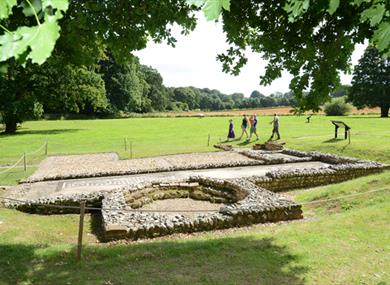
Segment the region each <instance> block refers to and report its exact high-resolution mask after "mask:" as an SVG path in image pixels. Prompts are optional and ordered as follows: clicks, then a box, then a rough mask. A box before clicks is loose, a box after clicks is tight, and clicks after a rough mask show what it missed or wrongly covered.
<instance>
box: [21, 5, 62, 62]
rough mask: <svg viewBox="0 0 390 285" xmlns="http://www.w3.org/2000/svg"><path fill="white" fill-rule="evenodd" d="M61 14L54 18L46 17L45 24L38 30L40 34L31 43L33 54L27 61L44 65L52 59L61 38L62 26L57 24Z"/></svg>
mask: <svg viewBox="0 0 390 285" xmlns="http://www.w3.org/2000/svg"><path fill="white" fill-rule="evenodd" d="M59 13H60V12H57V13H56V15H54V16H46V17H45V22H44V23H43V24H41V25H40V27H39V28H38V33H37V34H36V36H35V37H34V38H33V40H32V41H31V42H30V43H29V45H30V48H31V52H30V54H29V55H28V56H27V59H31V61H32V62H33V63H38V64H42V63H44V62H45V60H46V59H47V58H48V57H50V55H51V53H52V51H53V49H54V46H55V44H56V41H57V39H58V38H59V37H60V26H59V25H58V23H57V20H58V19H59V16H57V15H59Z"/></svg>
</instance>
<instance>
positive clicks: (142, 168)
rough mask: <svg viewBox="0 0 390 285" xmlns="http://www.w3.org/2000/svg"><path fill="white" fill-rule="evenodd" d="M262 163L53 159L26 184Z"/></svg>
mask: <svg viewBox="0 0 390 285" xmlns="http://www.w3.org/2000/svg"><path fill="white" fill-rule="evenodd" d="M258 164H262V162H261V161H259V160H256V159H252V158H248V157H246V156H244V155H241V154H239V153H237V152H209V153H191V154H176V155H166V156H158V157H149V158H137V159H131V160H118V159H117V156H116V154H86V155H70V156H53V157H48V158H47V159H45V160H44V161H43V162H42V163H41V165H40V167H39V169H38V170H37V171H36V172H35V173H34V174H33V175H31V176H30V177H29V178H27V179H26V181H25V182H30V183H31V182H38V181H47V180H59V179H70V178H81V177H101V176H115V175H126V174H139V173H152V172H162V171H174V170H186V169H205V168H217V167H230V166H247V165H258Z"/></svg>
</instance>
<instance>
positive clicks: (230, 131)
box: [227, 119, 236, 141]
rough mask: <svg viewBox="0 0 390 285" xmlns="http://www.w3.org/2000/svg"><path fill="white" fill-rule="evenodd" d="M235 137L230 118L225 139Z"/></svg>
mask: <svg viewBox="0 0 390 285" xmlns="http://www.w3.org/2000/svg"><path fill="white" fill-rule="evenodd" d="M235 137H236V135H235V134H234V125H233V120H232V119H230V120H229V132H228V135H227V141H229V139H234V138H235Z"/></svg>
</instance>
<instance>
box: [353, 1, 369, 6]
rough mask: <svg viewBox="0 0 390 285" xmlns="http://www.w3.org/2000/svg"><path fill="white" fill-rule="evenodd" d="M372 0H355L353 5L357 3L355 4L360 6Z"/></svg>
mask: <svg viewBox="0 0 390 285" xmlns="http://www.w3.org/2000/svg"><path fill="white" fill-rule="evenodd" d="M370 1H371V0H354V1H353V2H352V5H355V6H360V5H362V4H363V3H364V2H370Z"/></svg>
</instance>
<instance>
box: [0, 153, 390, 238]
mask: <svg viewBox="0 0 390 285" xmlns="http://www.w3.org/2000/svg"><path fill="white" fill-rule="evenodd" d="M232 153H233V152H228V153H226V154H228V155H230V158H229V159H227V161H226V162H224V161H223V159H222V157H221V154H218V155H211V154H210V156H209V154H207V157H208V158H210V157H213V158H217V157H218V159H219V161H217V162H216V163H217V164H218V165H219V166H221V165H225V164H224V163H226V166H228V165H230V164H231V163H234V164H235V166H237V165H236V164H237V163H238V164H241V163H243V164H244V165H246V164H247V163H248V164H250V165H252V164H277V163H278V162H279V163H288V162H298V161H309V160H318V161H322V162H324V163H325V164H324V165H325V167H323V168H306V169H296V168H295V169H294V170H291V169H293V168H290V170H276V171H271V172H268V173H266V174H265V175H263V176H251V177H248V178H242V179H224V180H221V179H212V178H206V177H202V176H194V177H190V178H188V176H186V178H183V177H181V178H178V177H174V176H170V175H169V176H167V177H159V176H153V177H150V178H148V179H135V180H134V183H130V184H129V185H127V186H124V187H118V186H117V185H113V186H112V187H114V188H111V189H109V188H107V189H109V190H101V191H100V190H99V191H94V192H90V193H88V194H84V193H82V194H78V193H77V192H66V191H64V192H61V193H62V194H61V195H57V194H58V193H60V192H58V193H57V192H53V193H51V194H46V195H45V194H44V193H42V196H39V198H36V199H35V198H34V199H29V200H28V199H26V200H25V199H23V196H24V195H26V193H28V191H29V187H28V184H25V185H27V187H21V188H23V189H22V190H21V191H20V193H19V192H18V193H19V194H18V193H14V194H13V195H14V196H12V195H11V196H10V197H14V198H16V199H21V200H24V201H23V202H19V201H9V200H7V201H5V202H4V204H5V206H7V207H10V208H16V209H18V210H21V211H25V212H29V213H39V214H64V213H79V208H78V207H79V205H80V201H82V200H85V201H87V206H88V207H96V208H102V210H101V213H102V223H103V224H102V226H103V229H104V239H105V240H112V239H121V238H130V239H139V238H150V237H156V236H162V235H168V234H171V233H187V232H195V231H206V230H213V229H223V228H229V227H236V226H246V225H250V224H255V223H264V222H277V221H286V220H293V219H300V218H302V210H301V206H300V205H299V204H296V203H294V202H293V201H290V200H287V199H285V198H283V197H281V196H279V195H278V194H277V193H274V192H278V191H286V190H292V189H298V188H311V187H315V186H320V185H327V184H331V183H338V182H342V181H346V180H350V179H353V178H356V177H359V176H364V175H368V174H372V173H377V172H380V171H382V170H383V169H386V168H388V167H389V166H388V165H383V164H380V163H376V162H370V161H364V160H359V159H355V158H348V157H339V156H335V155H331V154H323V153H318V152H301V151H293V150H283V151H282V152H277V153H273V155H270V154H269V153H267V152H262V151H246V152H245V151H244V152H243V154H244V155H245V156H249V157H252V158H254V159H249V158H246V157H244V156H243V155H240V154H237V153H235V154H234V155H232ZM237 155H238V157H237ZM197 157H198V158H199V157H203V160H205V161H206V162H207V161H208V159H206V156H197ZM175 159H177V157H176V158H175ZM180 159H182V160H183V161H182V162H181V164H178V166H177V167H182V166H185V163H184V160H185V159H184V158H183V157H182V156H180ZM211 160H212V159H211ZM205 161H204V162H202V163H197V162H191V163H190V164H191V165H192V166H191V167H193V166H194V165H197V166H199V167H209V166H211V165H213V162H210V163H208V162H207V163H206V162H205ZM165 162H166V163H167V165H170V163H168V162H167V161H165ZM132 163H134V161H133V162H132ZM148 163H149V162H148ZM190 164H188V165H190ZM137 169H141V168H140V167H139V168H137ZM76 184H77V183H76ZM115 187H117V188H115ZM24 188H25V189H24ZM266 189H268V190H266ZM30 197H35V196H34V195H33V196H30ZM183 197H185V198H188V197H190V198H192V199H195V200H203V201H209V202H211V203H218V204H216V205H214V206H213V207H214V208H213V210H211V211H204V212H202V211H201V210H199V211H196V212H195V211H194V212H195V213H194V214H192V215H183V212H182V213H181V214H180V211H175V212H172V211H165V212H162V211H160V212H159V211H147V210H145V209H144V210H143V209H142V206H143V205H145V204H148V203H150V202H153V201H156V200H161V199H171V198H183ZM219 203H222V204H223V206H221V207H220V208H219V210H215V208H218V207H219ZM62 205H63V206H74V208H70V209H69V208H63V207H61V206H62ZM191 205H193V204H191ZM57 206H58V207H57ZM210 208H211V207H210ZM173 210H174V209H173Z"/></svg>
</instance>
